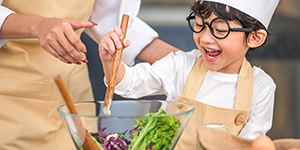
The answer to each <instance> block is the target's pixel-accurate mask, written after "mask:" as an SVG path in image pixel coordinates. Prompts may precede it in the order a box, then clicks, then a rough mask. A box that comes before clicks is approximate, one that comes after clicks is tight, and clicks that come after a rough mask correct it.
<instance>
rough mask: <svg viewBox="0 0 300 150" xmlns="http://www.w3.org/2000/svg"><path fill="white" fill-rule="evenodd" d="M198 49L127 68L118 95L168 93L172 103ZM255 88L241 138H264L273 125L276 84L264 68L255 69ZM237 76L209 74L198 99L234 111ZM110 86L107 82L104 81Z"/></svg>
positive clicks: (195, 57)
mask: <svg viewBox="0 0 300 150" xmlns="http://www.w3.org/2000/svg"><path fill="white" fill-rule="evenodd" d="M200 55H201V53H200V51H199V50H193V51H190V52H182V51H178V52H176V53H175V54H173V53H170V54H169V55H167V56H166V57H164V58H162V59H161V60H158V61H156V62H155V63H154V64H153V65H150V64H148V63H140V64H137V65H135V66H134V67H128V66H126V65H125V68H126V71H125V76H124V78H123V80H122V81H121V82H120V83H119V84H118V85H116V89H115V93H117V94H119V95H121V96H124V97H130V98H139V97H143V96H148V95H157V94H165V95H166V96H167V100H170V101H173V100H175V97H176V96H177V95H178V94H181V93H182V90H183V86H184V83H185V80H186V78H187V76H188V74H189V72H190V71H191V69H192V67H193V65H194V63H195V61H196V60H197V59H198V58H199V56H200ZM253 74H254V85H253V98H252V103H251V107H250V117H249V121H248V122H247V123H246V125H245V127H244V128H243V129H242V131H241V132H240V134H239V136H241V137H244V138H248V139H255V138H257V137H258V136H260V135H265V134H266V133H267V132H268V131H269V130H270V128H271V126H272V118H273V107H274V94H275V89H276V85H275V83H274V82H273V80H272V78H271V77H270V76H269V75H267V74H266V73H265V72H264V71H263V70H262V69H261V68H258V67H253ZM237 80H238V74H224V73H219V72H212V71H209V70H208V71H207V74H206V76H205V78H204V80H203V83H202V86H201V88H200V90H199V92H198V95H197V96H196V100H199V101H200V102H203V103H206V104H208V105H213V106H217V107H223V108H234V102H235V93H236V84H237ZM105 82H106V84H107V81H106V79H105Z"/></svg>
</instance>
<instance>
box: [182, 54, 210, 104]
mask: <svg viewBox="0 0 300 150" xmlns="http://www.w3.org/2000/svg"><path fill="white" fill-rule="evenodd" d="M206 72H207V68H206V67H205V64H204V62H203V57H202V56H200V57H199V58H198V59H197V61H196V62H195V64H194V66H193V68H192V70H191V71H190V73H189V75H188V76H187V78H186V80H185V83H184V87H183V90H182V95H184V96H187V97H189V98H192V99H195V98H196V96H197V94H198V91H199V89H200V87H201V85H202V82H203V79H204V77H205V75H206Z"/></svg>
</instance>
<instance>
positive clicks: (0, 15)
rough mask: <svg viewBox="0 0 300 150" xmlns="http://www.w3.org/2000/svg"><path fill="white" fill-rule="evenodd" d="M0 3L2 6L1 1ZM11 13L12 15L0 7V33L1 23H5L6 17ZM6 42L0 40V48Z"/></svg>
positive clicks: (9, 11)
mask: <svg viewBox="0 0 300 150" xmlns="http://www.w3.org/2000/svg"><path fill="white" fill-rule="evenodd" d="M0 2H1V4H2V1H0ZM11 13H14V12H13V11H11V10H10V9H8V8H6V7H4V6H0V32H1V29H2V25H3V22H4V21H5V19H6V18H7V16H8V15H10V14H11ZM6 41H7V39H0V47H2V46H3V45H4V44H5V43H6Z"/></svg>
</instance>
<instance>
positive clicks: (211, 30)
mask: <svg viewBox="0 0 300 150" xmlns="http://www.w3.org/2000/svg"><path fill="white" fill-rule="evenodd" d="M197 16H199V17H200V18H201V19H202V23H203V27H202V28H201V30H200V31H195V30H194V25H191V22H190V20H191V19H195V20H196V17H195V14H194V12H192V13H191V14H190V15H189V16H188V17H186V20H187V21H188V24H189V27H190V29H191V30H192V31H193V32H194V33H200V32H201V31H203V30H204V28H205V24H206V25H207V26H208V27H209V29H210V33H211V34H212V35H213V36H214V37H215V38H217V39H225V38H226V37H227V36H228V35H229V33H230V31H232V32H252V31H253V29H252V28H230V25H229V23H228V22H227V21H226V20H225V19H222V18H214V19H213V20H212V21H211V22H210V23H208V22H204V19H203V17H202V16H201V14H199V13H197ZM217 19H222V20H223V21H224V22H225V23H226V24H227V26H228V32H227V34H226V35H225V36H224V37H221V38H220V37H217V36H216V35H215V34H214V31H213V28H212V27H211V24H212V23H213V22H214V21H215V20H217Z"/></svg>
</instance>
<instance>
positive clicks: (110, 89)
mask: <svg viewBox="0 0 300 150" xmlns="http://www.w3.org/2000/svg"><path fill="white" fill-rule="evenodd" d="M128 20H129V15H126V14H124V15H123V17H122V22H121V29H122V33H123V38H122V39H121V43H122V48H120V49H117V50H116V52H115V58H114V61H113V66H112V69H111V73H110V78H109V81H108V86H107V89H106V94H105V99H104V105H103V114H104V115H105V116H106V117H109V116H110V113H111V112H110V107H111V102H112V98H113V96H114V90H115V84H116V77H117V73H118V69H119V65H120V61H121V56H122V51H123V47H124V46H123V40H124V39H125V36H126V31H127V26H128Z"/></svg>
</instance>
